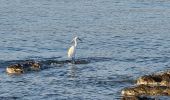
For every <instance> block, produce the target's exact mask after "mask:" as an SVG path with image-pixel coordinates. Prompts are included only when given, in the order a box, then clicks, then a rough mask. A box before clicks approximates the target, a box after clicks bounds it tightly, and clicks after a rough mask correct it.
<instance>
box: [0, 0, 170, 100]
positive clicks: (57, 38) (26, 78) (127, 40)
mask: <svg viewBox="0 0 170 100" xmlns="http://www.w3.org/2000/svg"><path fill="white" fill-rule="evenodd" d="M76 35H78V36H79V37H80V38H81V39H82V40H83V41H82V42H79V43H78V47H77V54H76V58H77V59H78V60H79V61H82V64H75V65H74V64H70V63H65V61H66V60H68V58H67V49H68V48H69V47H70V45H71V40H72V38H73V37H74V36H76ZM25 60H35V61H39V62H41V63H42V64H43V66H44V67H45V69H43V70H41V71H39V72H29V73H25V74H22V75H7V74H6V72H5V68H6V67H7V66H9V65H10V64H15V63H20V62H24V61H25ZM83 61H88V62H87V63H83ZM61 62H62V63H61ZM63 62H64V63H63ZM46 67H47V68H46ZM167 69H170V1H169V0H0V99H1V100H13V99H14V100H15V99H17V100H65V99H67V100H119V99H120V98H121V94H120V92H121V90H122V89H123V88H125V87H128V86H131V85H133V84H134V82H135V79H136V78H137V77H139V76H141V75H145V74H150V73H153V72H156V71H161V70H167ZM165 98H166V99H168V97H165ZM160 99H161V98H160ZM169 99H170V98H169ZM162 100H164V99H163V98H162Z"/></svg>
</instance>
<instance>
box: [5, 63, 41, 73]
mask: <svg viewBox="0 0 170 100" xmlns="http://www.w3.org/2000/svg"><path fill="white" fill-rule="evenodd" d="M40 69H41V64H40V63H38V62H35V61H28V62H24V63H21V64H13V65H10V66H8V67H7V68H6V72H7V73H8V74H22V73H25V72H28V71H38V70H40Z"/></svg>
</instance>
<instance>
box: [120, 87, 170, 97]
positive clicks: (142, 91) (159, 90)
mask: <svg viewBox="0 0 170 100" xmlns="http://www.w3.org/2000/svg"><path fill="white" fill-rule="evenodd" d="M121 93H122V95H123V96H142V95H145V96H154V95H155V96H156V95H160V96H161V95H162V96H169V95H170V87H166V86H147V85H137V86H133V87H128V88H125V89H123V90H122V92H121Z"/></svg>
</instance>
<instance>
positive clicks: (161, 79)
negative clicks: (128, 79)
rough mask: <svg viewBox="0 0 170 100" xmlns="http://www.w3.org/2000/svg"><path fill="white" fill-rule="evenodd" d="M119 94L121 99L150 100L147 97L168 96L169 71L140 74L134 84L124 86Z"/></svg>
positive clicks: (169, 84)
mask: <svg viewBox="0 0 170 100" xmlns="http://www.w3.org/2000/svg"><path fill="white" fill-rule="evenodd" d="M121 94H122V95H123V98H122V100H152V98H148V97H149V96H170V71H165V72H161V73H155V74H152V75H144V76H141V77H139V78H138V79H137V81H136V84H135V85H134V86H132V87H127V88H124V89H123V90H122V92H121ZM141 98H142V99H141ZM154 100H155V99H154Z"/></svg>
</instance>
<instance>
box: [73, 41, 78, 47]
mask: <svg viewBox="0 0 170 100" xmlns="http://www.w3.org/2000/svg"><path fill="white" fill-rule="evenodd" d="M74 46H75V47H76V46H77V40H76V39H75V40H74Z"/></svg>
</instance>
